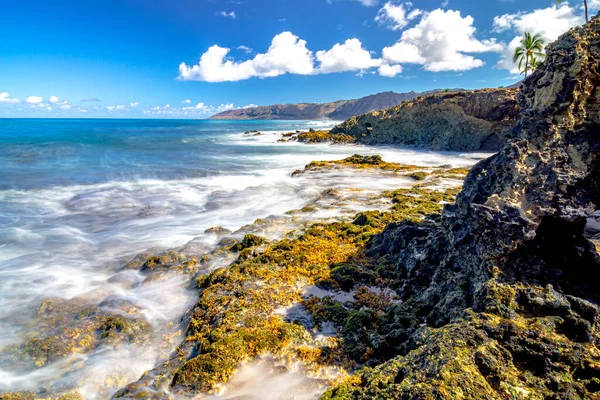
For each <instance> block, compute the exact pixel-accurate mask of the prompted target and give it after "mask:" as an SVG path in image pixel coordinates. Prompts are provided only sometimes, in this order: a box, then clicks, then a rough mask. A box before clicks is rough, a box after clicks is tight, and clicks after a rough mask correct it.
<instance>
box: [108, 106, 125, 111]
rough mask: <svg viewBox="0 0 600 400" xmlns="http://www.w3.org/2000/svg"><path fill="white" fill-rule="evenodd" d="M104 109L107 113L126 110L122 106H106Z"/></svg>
mask: <svg viewBox="0 0 600 400" xmlns="http://www.w3.org/2000/svg"><path fill="white" fill-rule="evenodd" d="M106 109H107V110H108V111H125V110H127V108H126V107H125V106H123V105H118V106H107V107H106Z"/></svg>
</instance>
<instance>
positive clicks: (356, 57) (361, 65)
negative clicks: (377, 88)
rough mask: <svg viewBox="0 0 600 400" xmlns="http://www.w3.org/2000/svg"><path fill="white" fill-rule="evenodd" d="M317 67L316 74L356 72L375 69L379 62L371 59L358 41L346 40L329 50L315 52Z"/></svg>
mask: <svg viewBox="0 0 600 400" xmlns="http://www.w3.org/2000/svg"><path fill="white" fill-rule="evenodd" d="M316 57H317V61H318V62H319V67H318V69H317V71H316V72H317V73H325V74H327V73H332V72H345V71H356V70H361V69H368V68H372V67H377V66H379V65H380V64H381V60H379V59H373V58H372V57H371V53H369V52H368V51H367V50H365V49H363V47H362V43H361V42H360V40H358V39H348V40H346V41H345V42H344V43H343V44H339V43H336V44H335V45H334V46H333V47H332V48H331V49H330V50H327V51H325V50H321V51H317V54H316Z"/></svg>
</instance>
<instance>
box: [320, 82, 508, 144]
mask: <svg viewBox="0 0 600 400" xmlns="http://www.w3.org/2000/svg"><path fill="white" fill-rule="evenodd" d="M516 93H517V90H516V89H482V90H475V91H460V92H451V93H438V94H432V95H428V96H422V97H418V98H416V99H415V100H411V101H407V102H404V103H402V104H400V105H397V106H395V107H392V108H388V109H384V110H378V111H372V112H370V113H367V114H363V115H360V116H358V117H351V118H350V119H349V120H347V121H346V122H344V123H342V124H340V125H338V126H336V127H334V128H333V129H332V130H331V135H345V136H350V137H352V138H354V139H355V140H356V141H357V142H360V143H365V144H398V145H405V146H414V147H419V148H428V149H432V150H455V151H475V150H483V151H488V150H493V151H495V150H499V149H500V148H501V147H502V146H503V145H504V144H505V143H506V142H507V140H508V138H509V136H510V131H511V129H512V128H513V127H514V126H515V124H516V122H517V119H518V117H519V110H518V107H517V102H516V100H515V95H516Z"/></svg>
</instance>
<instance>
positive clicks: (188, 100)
mask: <svg viewBox="0 0 600 400" xmlns="http://www.w3.org/2000/svg"><path fill="white" fill-rule="evenodd" d="M191 102H192V101H191V100H190V99H185V100H183V101H182V102H181V104H190V103H191Z"/></svg>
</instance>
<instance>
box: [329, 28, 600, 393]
mask: <svg viewBox="0 0 600 400" xmlns="http://www.w3.org/2000/svg"><path fill="white" fill-rule="evenodd" d="M599 84H600V19H598V18H596V19H594V20H592V21H591V22H590V23H588V24H587V25H586V26H584V27H580V28H576V29H573V30H571V31H570V32H569V33H567V34H565V35H563V36H562V37H560V38H559V39H558V41H556V42H555V43H553V44H551V45H550V46H549V47H548V49H547V58H546V61H545V62H544V63H543V64H542V65H541V66H540V67H539V68H538V70H537V71H536V72H535V73H534V74H532V75H531V76H530V77H528V78H527V79H526V80H525V82H524V85H523V87H522V90H521V92H520V93H519V94H518V96H517V100H518V105H519V108H520V111H521V115H522V118H521V119H520V121H519V122H518V125H517V127H516V129H515V131H514V138H513V139H512V140H511V141H510V142H509V143H508V144H506V145H505V146H504V147H503V148H502V150H501V151H500V152H499V153H497V154H496V155H494V156H493V157H491V158H489V159H487V160H485V161H482V162H481V163H479V164H478V165H476V166H475V167H474V168H473V169H472V170H471V172H470V173H469V174H468V176H467V178H466V181H465V184H464V187H463V190H462V191H461V193H460V194H459V195H458V197H457V201H456V204H453V205H449V206H446V208H445V209H444V211H443V213H442V215H441V217H440V218H439V219H438V220H437V221H435V222H423V223H414V222H409V221H404V222H400V223H395V224H390V225H389V226H388V227H387V228H386V230H385V231H384V232H383V233H382V234H380V235H379V236H377V237H376V239H375V240H374V241H373V242H372V244H371V246H370V249H369V254H370V255H371V256H372V257H374V258H375V259H377V260H378V263H379V265H386V266H387V267H386V275H387V276H388V277H389V278H390V279H392V280H393V281H394V282H395V283H394V286H395V287H396V293H397V294H398V295H399V296H400V298H401V299H402V303H401V304H398V305H396V306H394V307H391V308H390V309H388V310H387V311H386V315H385V317H383V318H382V319H381V320H380V322H379V323H378V324H377V328H376V329H374V330H372V331H371V337H370V341H371V342H370V343H372V346H373V349H374V350H373V352H375V353H377V352H381V354H382V355H381V356H380V358H382V359H383V358H385V357H386V354H390V353H395V354H397V356H396V357H394V358H391V359H390V360H389V361H387V362H385V363H382V364H379V365H377V366H375V365H374V364H372V366H373V368H364V369H363V370H362V371H361V372H360V373H358V374H357V375H355V376H353V377H352V378H350V379H349V380H348V381H347V382H346V383H345V384H342V385H341V386H339V387H337V388H335V389H333V390H331V391H329V392H328V393H327V394H326V395H325V396H324V398H326V399H331V398H335V399H350V398H352V399H370V398H396V399H409V398H410V399H415V398H417V399H425V398H426V399H429V398H431V399H433V398H435V399H455V398H463V399H476V398H486V399H507V398H513V399H521V398H528V399H529V398H531V399H538V398H540V399H541V398H549V399H550V398H551V399H583V398H586V399H592V398H598V397H599V395H600V352H599V351H598V348H597V345H598V343H599V342H600V330H599V328H600V308H599V306H598V304H599V302H600V290H599V289H600V287H599V282H600V280H599V278H600V257H599V253H598V244H599V242H598V240H597V238H598V236H597V232H598V230H597V222H596V217H595V214H594V213H595V211H596V210H598V208H599V206H600V165H599V158H598V154H600V135H599V132H600V91H599V90H598V86H599ZM421 101H423V100H421ZM417 103H418V102H417ZM413 104H414V103H413ZM415 106H416V105H415ZM406 107H410V106H408V105H407V106H406ZM401 108H402V107H401ZM375 129H376V128H375V127H374V131H375Z"/></svg>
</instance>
